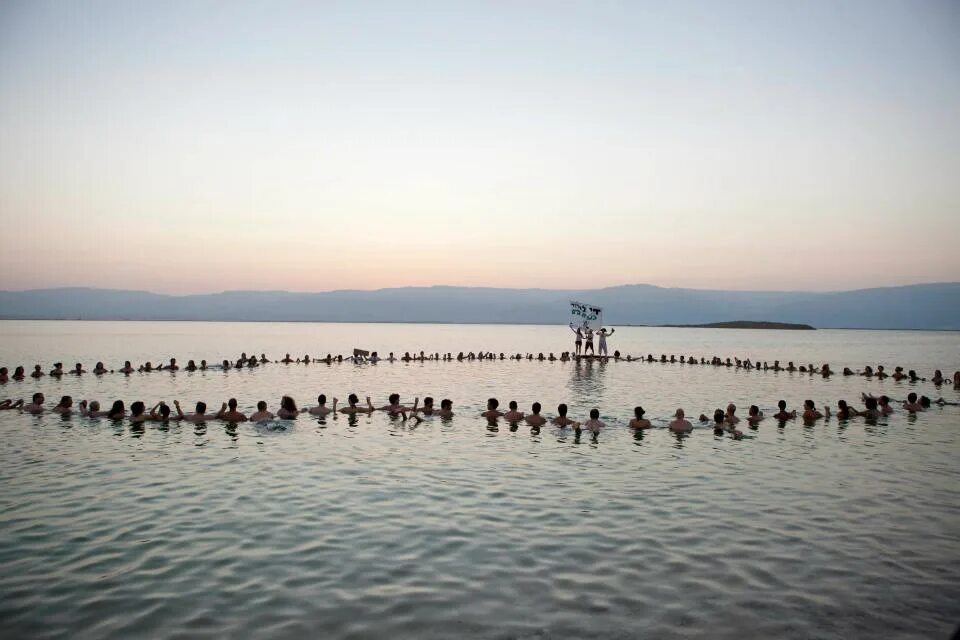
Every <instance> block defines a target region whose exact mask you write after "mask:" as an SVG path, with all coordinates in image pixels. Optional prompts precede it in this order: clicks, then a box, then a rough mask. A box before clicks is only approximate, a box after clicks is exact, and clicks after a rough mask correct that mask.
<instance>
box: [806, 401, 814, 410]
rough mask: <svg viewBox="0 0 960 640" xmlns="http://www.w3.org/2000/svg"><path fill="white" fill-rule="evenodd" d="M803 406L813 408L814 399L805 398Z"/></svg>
mask: <svg viewBox="0 0 960 640" xmlns="http://www.w3.org/2000/svg"><path fill="white" fill-rule="evenodd" d="M803 406H804V408H806V409H813V407H814V404H813V400H804V401H803Z"/></svg>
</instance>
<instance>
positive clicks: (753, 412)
mask: <svg viewBox="0 0 960 640" xmlns="http://www.w3.org/2000/svg"><path fill="white" fill-rule="evenodd" d="M747 413H749V414H750V415H752V416H755V415H758V414H759V413H760V407H758V406H757V405H755V404H752V405H750V409H749V410H748V411H747Z"/></svg>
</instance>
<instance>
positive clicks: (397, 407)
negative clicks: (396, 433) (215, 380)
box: [379, 393, 410, 418]
mask: <svg viewBox="0 0 960 640" xmlns="http://www.w3.org/2000/svg"><path fill="white" fill-rule="evenodd" d="M387 402H388V403H389V404H386V405H384V406H382V407H380V408H379V410H380V411H386V412H387V413H389V414H390V415H391V416H398V415H402V416H403V417H404V418H406V417H407V412H408V411H410V408H409V407H405V406H403V405H402V404H400V394H399V393H391V394H390V395H389V397H387Z"/></svg>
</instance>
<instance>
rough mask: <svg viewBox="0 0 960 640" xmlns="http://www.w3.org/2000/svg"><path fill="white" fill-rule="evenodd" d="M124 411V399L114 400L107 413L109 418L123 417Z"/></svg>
mask: <svg viewBox="0 0 960 640" xmlns="http://www.w3.org/2000/svg"><path fill="white" fill-rule="evenodd" d="M123 412H124V407H123V400H114V401H113V406H112V407H110V411H109V412H108V413H107V417H108V418H122V417H123Z"/></svg>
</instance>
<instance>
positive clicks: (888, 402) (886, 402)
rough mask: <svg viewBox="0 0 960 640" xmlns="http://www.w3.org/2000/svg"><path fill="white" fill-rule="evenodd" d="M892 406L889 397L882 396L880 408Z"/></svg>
mask: <svg viewBox="0 0 960 640" xmlns="http://www.w3.org/2000/svg"><path fill="white" fill-rule="evenodd" d="M888 404H890V398H888V397H887V396H880V406H886V405H888Z"/></svg>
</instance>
